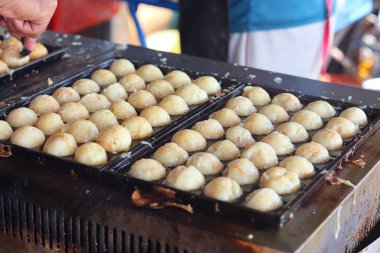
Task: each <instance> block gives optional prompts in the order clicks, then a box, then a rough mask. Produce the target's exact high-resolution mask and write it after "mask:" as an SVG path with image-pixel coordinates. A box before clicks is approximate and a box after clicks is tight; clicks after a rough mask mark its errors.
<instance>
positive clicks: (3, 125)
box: [0, 120, 13, 141]
mask: <svg viewBox="0 0 380 253" xmlns="http://www.w3.org/2000/svg"><path fill="white" fill-rule="evenodd" d="M12 133H13V129H12V127H11V126H10V125H9V124H8V122H6V121H4V120H0V140H2V141H3V140H8V139H9V138H10V137H11V135H12Z"/></svg>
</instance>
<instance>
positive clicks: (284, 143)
mask: <svg viewBox="0 0 380 253" xmlns="http://www.w3.org/2000/svg"><path fill="white" fill-rule="evenodd" d="M261 141H263V142H265V143H268V144H269V145H271V147H272V148H273V149H274V150H275V151H276V155H288V154H290V153H292V152H293V151H294V145H293V144H292V142H291V141H290V139H289V138H288V137H287V136H286V135H284V134H282V133H279V132H273V133H271V134H269V135H267V136H265V137H264V138H263V139H262V140H261Z"/></svg>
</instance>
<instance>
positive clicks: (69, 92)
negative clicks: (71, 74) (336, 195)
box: [52, 87, 80, 105]
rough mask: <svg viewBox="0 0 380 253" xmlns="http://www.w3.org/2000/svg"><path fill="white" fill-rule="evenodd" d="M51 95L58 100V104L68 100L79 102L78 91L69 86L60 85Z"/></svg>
mask: <svg viewBox="0 0 380 253" xmlns="http://www.w3.org/2000/svg"><path fill="white" fill-rule="evenodd" d="M52 96H53V97H54V98H55V99H56V100H57V101H58V103H59V104H60V105H63V104H65V103H69V102H79V100H80V96H79V93H78V92H77V91H76V90H75V89H73V88H71V87H61V88H58V89H56V90H55V91H54V92H53V94H52Z"/></svg>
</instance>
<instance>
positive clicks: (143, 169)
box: [129, 158, 166, 181]
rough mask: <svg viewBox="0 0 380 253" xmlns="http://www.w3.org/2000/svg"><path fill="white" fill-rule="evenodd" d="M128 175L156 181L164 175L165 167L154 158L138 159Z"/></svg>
mask: <svg viewBox="0 0 380 253" xmlns="http://www.w3.org/2000/svg"><path fill="white" fill-rule="evenodd" d="M129 175H131V176H132V177H134V178H138V179H141V180H145V181H157V180H160V179H161V178H163V177H165V176H166V169H165V168H164V166H162V164H161V163H159V162H157V161H156V160H153V159H149V158H148V159H140V160H138V161H136V162H135V163H134V164H133V165H132V167H131V170H130V171H129Z"/></svg>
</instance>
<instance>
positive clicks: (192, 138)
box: [172, 129, 207, 152]
mask: <svg viewBox="0 0 380 253" xmlns="http://www.w3.org/2000/svg"><path fill="white" fill-rule="evenodd" d="M172 142H175V143H177V144H178V145H179V146H180V147H181V148H183V149H184V150H186V151H187V152H197V151H203V150H205V149H206V144H207V143H206V139H205V138H204V137H203V136H202V135H201V134H200V133H198V132H197V131H194V130H191V129H183V130H180V131H178V132H177V133H175V134H174V135H173V137H172Z"/></svg>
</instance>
